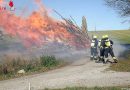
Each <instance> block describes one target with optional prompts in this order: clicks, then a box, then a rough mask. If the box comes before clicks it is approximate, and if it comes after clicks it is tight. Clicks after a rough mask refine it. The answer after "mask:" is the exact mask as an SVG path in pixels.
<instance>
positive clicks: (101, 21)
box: [14, 0, 130, 30]
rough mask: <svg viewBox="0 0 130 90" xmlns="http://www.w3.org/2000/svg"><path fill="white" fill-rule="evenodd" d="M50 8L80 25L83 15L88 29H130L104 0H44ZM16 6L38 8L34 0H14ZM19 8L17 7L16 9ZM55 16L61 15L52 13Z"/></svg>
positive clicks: (30, 8)
mask: <svg viewBox="0 0 130 90" xmlns="http://www.w3.org/2000/svg"><path fill="white" fill-rule="evenodd" d="M42 1H43V3H44V5H45V6H46V7H47V8H49V9H55V10H57V11H58V12H59V13H61V14H62V15H63V16H64V17H66V18H69V17H70V15H71V16H72V17H73V18H74V19H75V21H76V22H77V23H78V25H81V19H82V16H85V17H86V18H87V23H88V29H89V30H94V28H95V26H96V28H97V30H110V29H111V30H119V29H128V28H129V27H130V25H129V24H128V23H124V24H122V23H121V22H123V20H125V19H123V18H121V17H119V15H118V14H117V13H116V12H115V11H114V10H113V9H111V8H109V7H107V6H105V2H104V0H42ZM14 3H15V5H16V8H18V10H19V11H20V9H22V8H23V7H28V8H29V10H28V11H27V12H29V11H31V10H36V5H35V4H34V3H32V0H14ZM16 10H17V9H16ZM51 15H52V16H53V17H55V18H58V19H59V16H58V15H56V14H55V13H51Z"/></svg>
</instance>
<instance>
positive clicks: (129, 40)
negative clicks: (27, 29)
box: [89, 30, 130, 44]
mask: <svg viewBox="0 0 130 90" xmlns="http://www.w3.org/2000/svg"><path fill="white" fill-rule="evenodd" d="M104 34H107V35H109V37H110V38H111V39H114V40H118V42H119V43H121V44H130V30H113V31H112V30H111V31H97V32H94V31H91V32H89V35H90V36H92V35H97V36H98V38H101V37H102V35H104Z"/></svg>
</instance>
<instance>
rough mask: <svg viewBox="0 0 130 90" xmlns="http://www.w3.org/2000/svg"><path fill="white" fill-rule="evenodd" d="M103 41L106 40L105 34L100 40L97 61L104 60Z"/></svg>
mask: <svg viewBox="0 0 130 90" xmlns="http://www.w3.org/2000/svg"><path fill="white" fill-rule="evenodd" d="M103 41H104V35H103V36H102V39H101V40H99V41H98V48H99V51H100V54H99V61H97V63H100V62H104V48H103Z"/></svg>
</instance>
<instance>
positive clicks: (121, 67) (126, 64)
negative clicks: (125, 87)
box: [109, 51, 130, 72]
mask: <svg viewBox="0 0 130 90" xmlns="http://www.w3.org/2000/svg"><path fill="white" fill-rule="evenodd" d="M124 54H125V55H123V56H124V58H120V60H119V62H118V63H117V64H111V66H110V68H109V69H111V70H114V71H119V72H130V51H126V52H125V53H124Z"/></svg>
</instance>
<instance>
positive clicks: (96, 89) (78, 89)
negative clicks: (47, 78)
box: [44, 87, 130, 90]
mask: <svg viewBox="0 0 130 90" xmlns="http://www.w3.org/2000/svg"><path fill="white" fill-rule="evenodd" d="M128 88H129V87H127V88H122V87H94V88H87V87H71V88H64V89H47V88H46V89H44V90H128ZM129 89H130V88H129Z"/></svg>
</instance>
